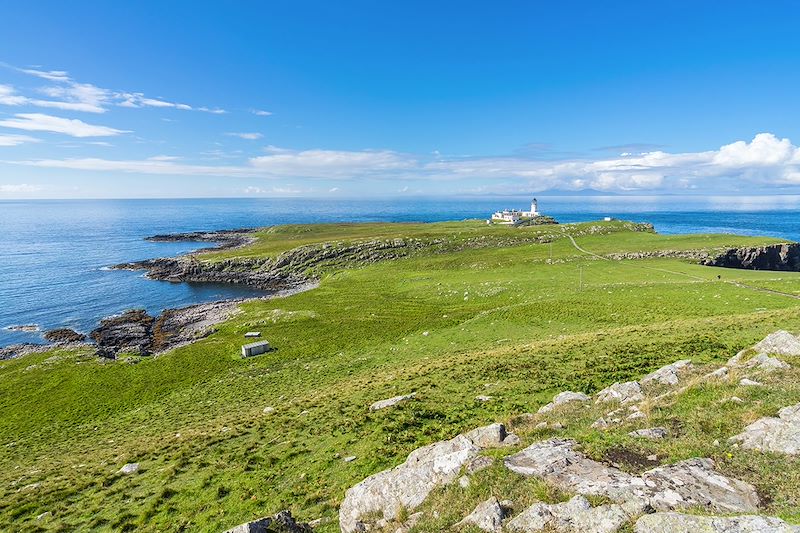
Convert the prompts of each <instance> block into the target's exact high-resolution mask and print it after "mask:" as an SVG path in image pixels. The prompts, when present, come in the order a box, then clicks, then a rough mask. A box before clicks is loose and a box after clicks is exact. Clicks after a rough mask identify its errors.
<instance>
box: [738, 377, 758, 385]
mask: <svg viewBox="0 0 800 533" xmlns="http://www.w3.org/2000/svg"><path fill="white" fill-rule="evenodd" d="M739 385H744V386H745V387H760V386H761V383H759V382H758V381H753V380H752V379H749V378H742V379H741V380H739Z"/></svg>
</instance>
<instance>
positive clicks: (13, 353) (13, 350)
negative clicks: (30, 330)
mask: <svg viewBox="0 0 800 533" xmlns="http://www.w3.org/2000/svg"><path fill="white" fill-rule="evenodd" d="M50 348H51V346H50V345H48V344H35V343H32V342H23V343H20V344H11V345H9V346H4V347H2V348H0V361H6V360H9V359H16V358H17V357H22V356H23V355H28V354H29V353H41V352H44V351H47V350H49V349H50Z"/></svg>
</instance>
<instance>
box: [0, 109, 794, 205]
mask: <svg viewBox="0 0 800 533" xmlns="http://www.w3.org/2000/svg"><path fill="white" fill-rule="evenodd" d="M34 118H35V119H36V120H39V119H40V118H41V117H34ZM4 122H6V123H9V122H10V123H12V124H18V123H22V124H23V125H22V126H20V127H22V128H25V127H28V126H26V125H25V124H26V121H23V120H20V119H10V120H7V121H0V126H2V125H4ZM35 124H37V125H35V126H31V127H30V128H29V129H36V128H39V127H40V126H39V125H38V123H35ZM12 127H13V126H12ZM45 127H50V126H46V125H44V126H41V128H45ZM86 128H88V131H86V132H84V130H85V129H86ZM92 128H95V127H94V126H89V125H87V124H84V123H80V124H73V123H72V122H66V123H62V122H59V121H55V122H54V123H53V125H52V127H50V130H49V131H56V130H59V129H60V130H62V132H63V133H65V134H67V135H74V136H78V137H80V136H82V135H84V133H85V134H90V133H100V132H99V131H95V130H93V129H92ZM100 128H102V127H100ZM73 130H75V131H73ZM118 133H122V132H120V131H119V130H113V132H112V133H105V134H107V135H116V134H118ZM234 135H236V136H239V137H241V135H245V136H244V137H243V138H244V139H248V140H257V139H258V138H259V137H258V136H250V135H247V134H241V135H240V134H234ZM17 137H24V136H17ZM24 140H25V139H22V140H19V141H18V140H17V138H16V137H15V136H5V137H0V146H2V145H3V144H4V142H5V144H7V145H9V146H10V145H13V144H14V143H15V142H23V141H24ZM261 151H262V152H265V153H264V154H263V155H253V156H250V157H244V158H243V159H242V161H241V162H240V163H238V164H209V163H204V164H200V163H197V162H191V160H190V158H188V157H181V156H165V155H154V156H150V157H148V158H144V159H108V158H101V157H84V158H64V159H21V160H11V159H4V160H3V161H2V162H3V163H5V164H9V165H15V166H22V167H34V168H41V169H61V170H77V171H84V172H104V173H109V172H118V173H125V174H135V175H145V176H147V175H152V176H184V177H192V176H212V177H217V178H223V179H224V178H254V179H262V180H270V181H280V180H285V179H291V180H293V182H294V183H296V182H297V181H302V182H308V184H307V185H308V187H306V188H305V189H302V188H300V189H298V188H297V187H290V188H281V187H278V188H277V189H276V187H275V186H273V187H272V188H260V187H256V186H249V187H245V188H243V192H244V193H246V194H268V193H270V192H274V191H275V190H279V191H280V192H288V191H291V192H293V193H296V194H300V193H302V192H304V191H306V192H313V191H317V192H323V191H330V190H331V189H332V188H335V189H336V192H339V191H340V190H345V191H346V190H348V189H349V190H351V191H355V190H356V189H357V187H358V185H357V184H359V183H363V182H366V181H369V182H386V181H390V182H392V183H393V184H401V183H402V184H407V185H409V186H410V187H412V188H414V190H415V191H418V192H426V193H431V194H437V193H440V194H517V193H519V194H522V193H526V192H545V191H548V190H557V191H573V192H576V193H579V192H581V191H586V190H591V191H599V192H607V193H637V192H638V193H658V192H672V193H674V192H684V193H687V194H691V193H693V192H704V191H714V192H720V191H729V192H750V191H752V190H754V189H760V190H765V191H768V190H769V189H774V188H786V187H800V147H798V146H795V145H794V144H793V143H792V142H791V141H790V140H789V139H787V138H779V137H777V136H776V135H774V134H772V133H759V134H757V135H755V137H753V139H751V140H748V141H745V140H739V141H735V142H732V143H729V144H725V145H723V146H721V147H719V148H718V149H715V150H707V151H701V152H685V153H670V152H667V151H663V150H656V151H650V152H641V153H630V152H626V153H622V154H620V155H618V156H614V157H605V158H571V159H560V160H558V159H557V160H551V159H548V160H542V159H535V158H527V157H520V156H499V157H498V156H487V157H451V156H446V155H442V154H435V155H432V156H431V155H424V156H422V155H414V154H406V153H401V152H395V151H392V150H352V151H350V150H325V149H313V150H291V149H286V148H278V147H274V146H267V147H264V148H261ZM331 183H335V184H337V185H336V186H335V187H333V186H332V185H331ZM398 190H401V189H398ZM406 190H408V189H406Z"/></svg>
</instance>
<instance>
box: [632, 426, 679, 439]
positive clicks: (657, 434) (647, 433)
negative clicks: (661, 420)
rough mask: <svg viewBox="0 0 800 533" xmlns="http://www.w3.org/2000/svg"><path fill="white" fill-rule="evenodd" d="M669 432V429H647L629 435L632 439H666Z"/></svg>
mask: <svg viewBox="0 0 800 533" xmlns="http://www.w3.org/2000/svg"><path fill="white" fill-rule="evenodd" d="M668 434H669V432H668V431H667V428H662V427H655V428H647V429H637V430H635V431H631V432H630V433H628V435H630V436H631V437H641V438H645V439H654V440H656V439H665V438H666V437H667V435H668Z"/></svg>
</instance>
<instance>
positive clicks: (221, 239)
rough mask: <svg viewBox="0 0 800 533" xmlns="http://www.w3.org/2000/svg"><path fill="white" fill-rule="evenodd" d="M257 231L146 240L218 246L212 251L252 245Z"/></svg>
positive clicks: (198, 234) (195, 234)
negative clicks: (203, 243) (208, 243)
mask: <svg viewBox="0 0 800 533" xmlns="http://www.w3.org/2000/svg"><path fill="white" fill-rule="evenodd" d="M256 231H258V230H257V229H256V228H240V229H223V230H217V231H191V232H187V233H169V234H163V235H153V236H152V237H147V238H146V239H145V240H147V241H151V242H211V243H215V244H216V246H214V247H213V248H211V249H214V250H222V249H228V248H238V247H240V246H245V245H247V244H250V243H251V242H253V240H254V239H253V237H252V234H253V233H255V232H256Z"/></svg>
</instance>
